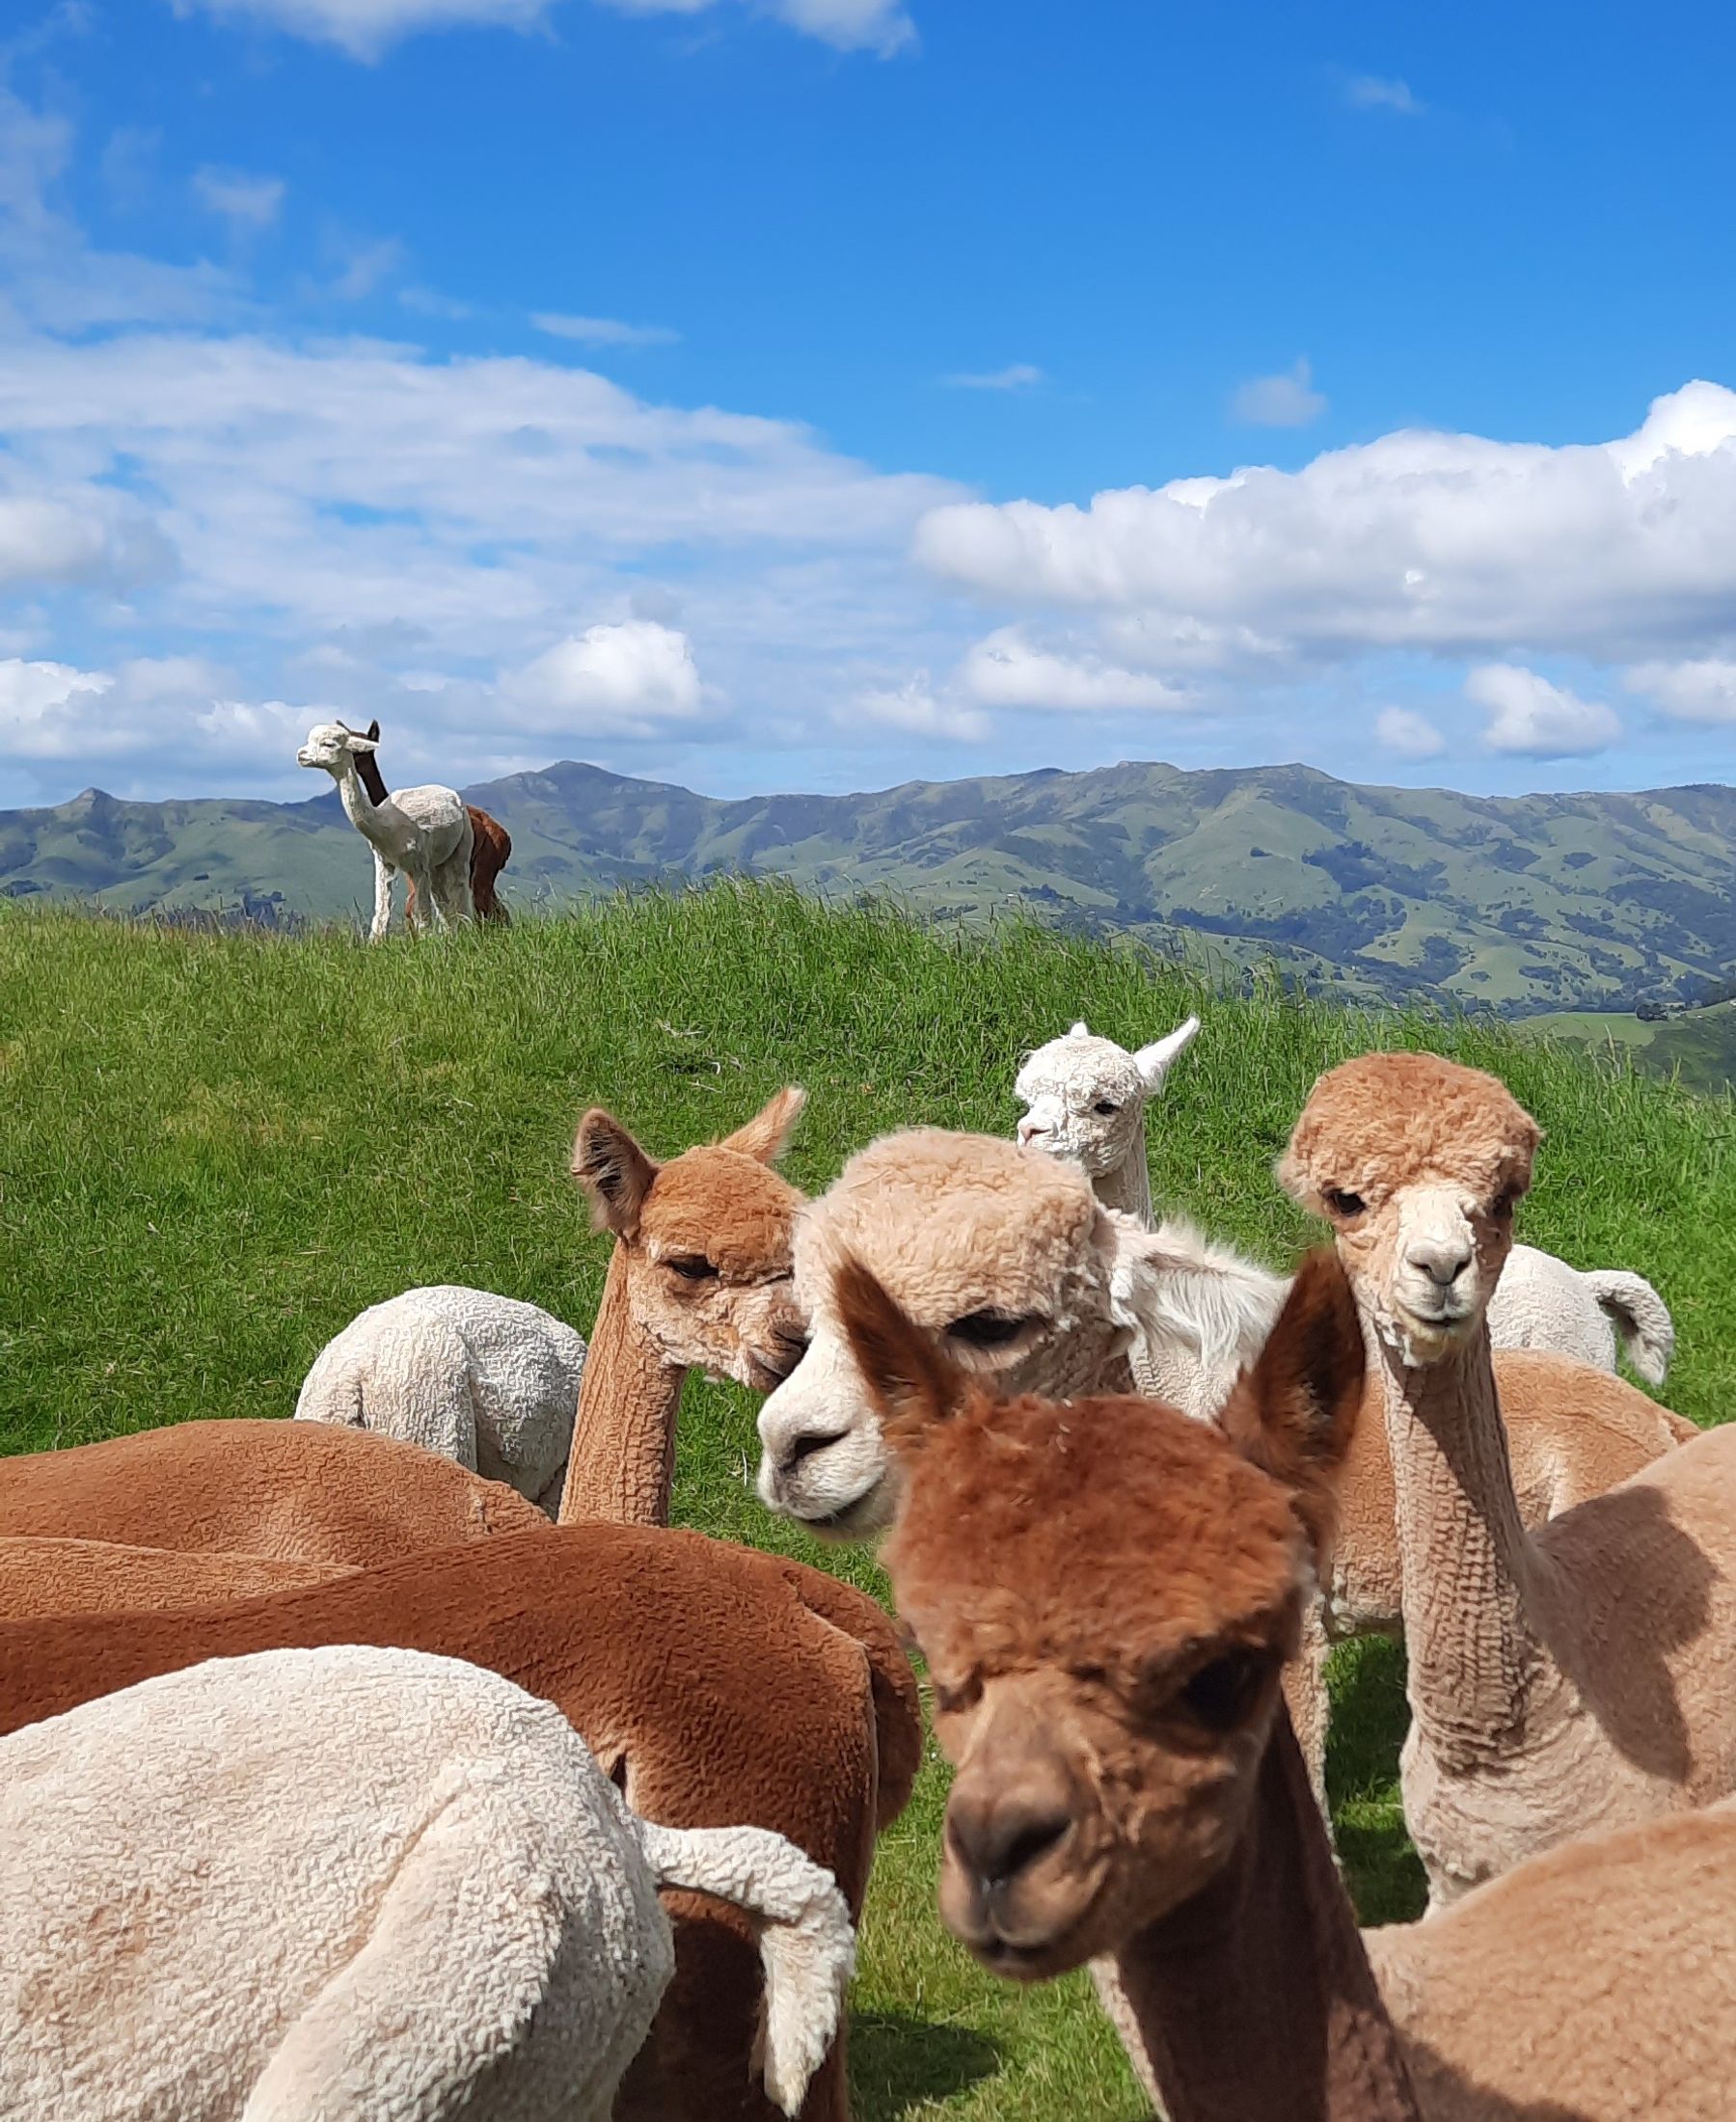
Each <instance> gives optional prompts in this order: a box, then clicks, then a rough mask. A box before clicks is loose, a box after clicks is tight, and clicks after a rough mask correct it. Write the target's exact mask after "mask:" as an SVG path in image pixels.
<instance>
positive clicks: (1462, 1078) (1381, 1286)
mask: <svg viewBox="0 0 1736 2122" xmlns="http://www.w3.org/2000/svg"><path fill="white" fill-rule="evenodd" d="M1538 1139H1539V1129H1538V1128H1537V1125H1536V1123H1535V1122H1534V1121H1533V1119H1532V1118H1531V1116H1530V1114H1528V1113H1527V1112H1525V1111H1524V1110H1523V1109H1522V1108H1521V1107H1520V1106H1519V1105H1518V1104H1517V1103H1516V1102H1514V1100H1513V1099H1512V1098H1511V1097H1510V1096H1509V1094H1508V1093H1507V1091H1506V1090H1505V1087H1504V1086H1503V1085H1502V1084H1501V1083H1500V1082H1499V1081H1498V1080H1497V1079H1496V1078H1495V1077H1494V1076H1491V1075H1482V1074H1480V1073H1479V1072H1478V1071H1476V1070H1472V1069H1467V1068H1463V1067H1460V1066H1459V1065H1457V1064H1456V1063H1453V1062H1451V1061H1444V1060H1441V1059H1440V1058H1439V1057H1437V1056H1436V1055H1433V1054H1420V1053H1378V1054H1368V1055H1365V1056H1363V1057H1362V1058H1361V1059H1360V1060H1356V1061H1348V1062H1345V1063H1344V1064H1343V1066H1341V1067H1339V1068H1337V1069H1334V1070H1332V1071H1331V1072H1330V1073H1329V1074H1327V1075H1323V1076H1322V1077H1321V1078H1320V1079H1319V1081H1318V1082H1317V1083H1316V1085H1315V1088H1314V1091H1313V1093H1312V1095H1311V1096H1310V1098H1309V1101H1308V1104H1307V1106H1306V1108H1305V1109H1304V1111H1303V1114H1302V1117H1301V1119H1300V1120H1299V1121H1298V1122H1297V1124H1296V1129H1295V1131H1294V1133H1293V1134H1292V1136H1291V1138H1290V1143H1289V1147H1288V1150H1287V1151H1286V1153H1285V1155H1284V1156H1283V1158H1282V1159H1281V1161H1280V1164H1279V1177H1280V1180H1281V1182H1282V1183H1283V1184H1284V1185H1285V1187H1286V1188H1287V1189H1288V1191H1289V1192H1290V1193H1291V1194H1292V1195H1293V1196H1294V1198H1295V1199H1296V1200H1298V1201H1300V1202H1302V1203H1303V1204H1304V1205H1305V1206H1307V1207H1309V1208H1311V1209H1313V1210H1314V1211H1316V1213H1317V1214H1320V1215H1323V1216H1325V1217H1326V1218H1327V1219H1328V1220H1329V1222H1330V1223H1331V1224H1332V1226H1333V1230H1334V1234H1335V1238H1336V1241H1337V1245H1338V1249H1339V1256H1340V1258H1341V1260H1342V1261H1343V1265H1344V1268H1345V1271H1346V1273H1347V1274H1348V1276H1349V1278H1350V1282H1351V1286H1352V1287H1353V1289H1354V1290H1355V1292H1356V1296H1357V1301H1358V1303H1359V1305H1360V1306H1361V1309H1362V1315H1363V1319H1364V1324H1365V1331H1366V1333H1367V1336H1368V1340H1369V1346H1370V1367H1371V1369H1372V1370H1373V1372H1374V1375H1375V1379H1376V1382H1377V1388H1378V1391H1379V1395H1380V1403H1381V1408H1382V1415H1383V1422H1384V1430H1385V1440H1386V1445H1387V1453H1388V1457H1389V1461H1390V1469H1391V1476H1392V1481H1393V1485H1394V1496H1395V1505H1396V1509H1395V1518H1396V1522H1397V1535H1398V1551H1399V1556H1400V1561H1401V1575H1402V1591H1401V1599H1402V1611H1403V1621H1404V1639H1405V1645H1406V1648H1407V1650H1408V1653H1409V1683H1408V1693H1409V1700H1410V1705H1411V1713H1412V1719H1413V1722H1412V1726H1411V1731H1410V1736H1409V1738H1408V1739H1407V1740H1406V1742H1405V1749H1404V1754H1403V1756H1402V1760H1401V1763H1400V1780H1401V1785H1402V1789H1403V1794H1404V1811H1405V1819H1406V1822H1407V1824H1408V1825H1409V1828H1410V1831H1411V1836H1412V1838H1413V1840H1414V1841H1415V1842H1416V1844H1417V1849H1418V1853H1419V1855H1420V1856H1421V1857H1422V1859H1423V1863H1424V1868H1425V1869H1426V1871H1427V1873H1428V1881H1429V1895H1430V1901H1431V1905H1433V1906H1436V1907H1439V1906H1443V1905H1445V1904H1446V1903H1448V1902H1449V1901H1451V1900H1453V1899H1454V1898H1456V1897H1457V1896H1458V1895H1459V1894H1461V1893H1463V1892H1465V1891H1467V1890H1468V1889H1469V1888H1471V1887H1474V1886H1476V1885H1477V1884H1478V1882H1479V1881H1482V1880H1485V1879H1490V1878H1494V1877H1495V1876H1496V1875H1498V1874H1499V1873H1501V1872H1503V1871H1505V1870H1508V1869H1509V1868H1510V1867H1511V1866H1513V1865H1514V1864H1519V1863H1521V1862H1523V1861H1524V1860H1525V1859H1526V1858H1527V1857H1530V1856H1532V1855H1533V1854H1535V1853H1536V1852H1538V1851H1541V1850H1545V1849H1548V1848H1549V1847H1551V1846H1552V1845H1553V1844H1555V1843H1557V1842H1560V1841H1562V1840H1565V1839H1566V1838H1567V1837H1568V1836H1574V1835H1582V1834H1585V1833H1587V1832H1589V1831H1594V1830H1597V1829H1603V1828H1614V1827H1619V1826H1622V1825H1625V1824H1628V1823H1631V1822H1636V1821H1640V1820H1644V1819H1647V1818H1649V1817H1650V1816H1652V1815H1654V1814H1656V1813H1661V1812H1672V1811H1679V1810H1682V1809H1687V1808H1689V1807H1693V1806H1703V1805H1707V1804H1709V1803H1711V1802H1712V1801H1714V1800H1716V1799H1720V1798H1723V1797H1726V1796H1728V1795H1730V1794H1731V1792H1732V1791H1736V1503H1733V1502H1732V1496H1733V1495H1736V1429H1723V1430H1714V1431H1711V1432H1709V1433H1707V1434H1705V1435H1702V1436H1695V1437H1694V1438H1693V1439H1692V1441H1691V1442H1685V1443H1682V1444H1680V1445H1678V1446H1677V1447H1676V1448H1675V1449H1673V1450H1670V1451H1668V1452H1666V1453H1665V1454H1664V1455H1663V1456H1662V1457H1660V1458H1657V1459H1656V1460H1654V1461H1653V1462H1652V1463H1651V1464H1649V1465H1647V1466H1644V1467H1642V1468H1641V1470H1640V1471H1639V1472H1637V1473H1635V1474H1633V1475H1631V1476H1630V1477H1629V1478H1628V1479H1627V1480H1625V1481H1623V1482H1622V1483H1619V1484H1618V1485H1617V1486H1615V1487H1614V1488H1612V1489H1610V1490H1609V1492H1608V1493H1606V1494H1602V1495H1594V1496H1592V1497H1591V1498H1590V1500H1588V1501H1586V1502H1581V1503H1578V1504H1576V1505H1575V1507H1574V1508H1572V1509H1570V1510H1563V1511H1562V1512H1561V1513H1560V1515H1559V1516H1554V1517H1551V1518H1550V1519H1549V1521H1548V1522H1547V1523H1546V1524H1541V1525H1536V1526H1534V1528H1533V1529H1531V1530H1528V1528H1527V1525H1526V1522H1525V1513H1524V1512H1523V1510H1522V1508H1521V1503H1520V1497H1519V1493H1518V1491H1517V1487H1516V1482H1515V1468H1514V1465H1513V1459H1512V1454H1511V1453H1510V1451H1509V1442H1508V1427H1507V1426H1504V1424H1503V1420H1502V1415H1503V1407H1502V1399H1501V1394H1502V1390H1503V1388H1502V1387H1501V1385H1500V1383H1499V1380H1498V1374H1497V1372H1496V1370H1495V1368H1494V1365H1493V1363H1492V1360H1491V1353H1490V1347H1489V1328H1488V1318H1487V1310H1488V1303H1489V1297H1490V1294H1491V1292H1492V1291H1493V1289H1494V1287H1495V1285H1496V1282H1497V1279H1498V1278H1499V1276H1500V1274H1501V1271H1502V1267H1503V1265H1504V1263H1505V1259H1506V1255H1507V1251H1508V1249H1509V1247H1510V1245H1511V1243H1512V1219H1513V1211H1514V1208H1515V1206H1516V1205H1517V1203H1518V1202H1519V1200H1520V1199H1521V1197H1522V1196H1523V1195H1524V1193H1525V1191H1526V1189H1527V1187H1528V1186H1529V1185H1530V1183H1531V1178H1532V1164H1533V1156H1534V1154H1535V1151H1536V1146H1537V1142H1538ZM1530 1360H1531V1361H1532V1362H1533V1363H1535V1362H1537V1361H1538V1360H1539V1359H1537V1358H1536V1357H1534V1356H1533V1357H1532V1358H1530ZM1598 1377H1599V1374H1597V1373H1595V1372H1592V1371H1589V1370H1587V1369H1586V1368H1585V1367H1584V1366H1576V1365H1571V1364H1562V1365H1560V1367H1559V1369H1557V1370H1556V1371H1555V1372H1553V1373H1552V1374H1550V1375H1549V1377H1548V1379H1547V1384H1546V1392H1547V1400H1548V1402H1549V1404H1550V1405H1551V1406H1552V1407H1553V1410H1554V1413H1555V1416H1556V1419H1557V1421H1558V1423H1559V1425H1560V1434H1562V1435H1565V1434H1567V1433H1568V1431H1569V1429H1570V1428H1571V1425H1572V1424H1573V1423H1574V1422H1576V1421H1577V1420H1578V1419H1579V1416H1580V1411H1581V1408H1582V1407H1583V1406H1584V1404H1585V1403H1586V1401H1587V1398H1588V1397H1589V1395H1588V1391H1587V1388H1588V1384H1589V1382H1590V1381H1592V1380H1595V1379H1597V1378H1598ZM1506 1412H1507V1415H1508V1422H1509V1424H1510V1421H1511V1415H1512V1409H1511V1408H1510V1407H1509V1408H1508V1409H1507V1410H1506ZM1658 1412H1659V1413H1661V1412H1662V1410H1658ZM1370 1427H1371V1425H1370Z"/></svg>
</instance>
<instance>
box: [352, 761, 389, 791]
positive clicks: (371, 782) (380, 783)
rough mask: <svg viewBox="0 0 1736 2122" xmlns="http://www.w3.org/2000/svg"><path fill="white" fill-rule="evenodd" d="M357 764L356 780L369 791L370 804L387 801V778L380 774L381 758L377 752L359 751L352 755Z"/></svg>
mask: <svg viewBox="0 0 1736 2122" xmlns="http://www.w3.org/2000/svg"><path fill="white" fill-rule="evenodd" d="M352 756H353V757H354V759H355V762H356V778H357V779H358V780H359V781H360V782H361V783H362V786H363V787H364V788H365V789H366V791H367V800H368V802H369V803H375V804H378V803H384V802H385V801H386V776H385V775H383V774H382V773H381V772H380V757H379V753H378V752H375V751H358V752H355V753H353V754H352Z"/></svg>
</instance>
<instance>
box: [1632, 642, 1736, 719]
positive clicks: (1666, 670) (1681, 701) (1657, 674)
mask: <svg viewBox="0 0 1736 2122" xmlns="http://www.w3.org/2000/svg"><path fill="white" fill-rule="evenodd" d="M1625 678H1626V683H1627V686H1628V688H1629V690H1630V691H1631V692H1634V693H1643V694H1645V695H1646V696H1647V698H1649V699H1651V700H1652V701H1654V702H1655V703H1656V704H1657V706H1659V707H1660V708H1662V709H1663V711H1664V713H1665V714H1666V715H1668V716H1670V717H1671V718H1673V719H1674V720H1675V721H1682V722H1736V662H1731V663H1726V662H1723V661H1722V660H1720V659H1719V658H1717V657H1701V658H1698V659H1697V660H1695V661H1692V662H1689V663H1678V664H1667V663H1652V664H1638V665H1636V666H1635V667H1634V668H1633V669H1631V670H1629V671H1627V672H1626V673H1625Z"/></svg>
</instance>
